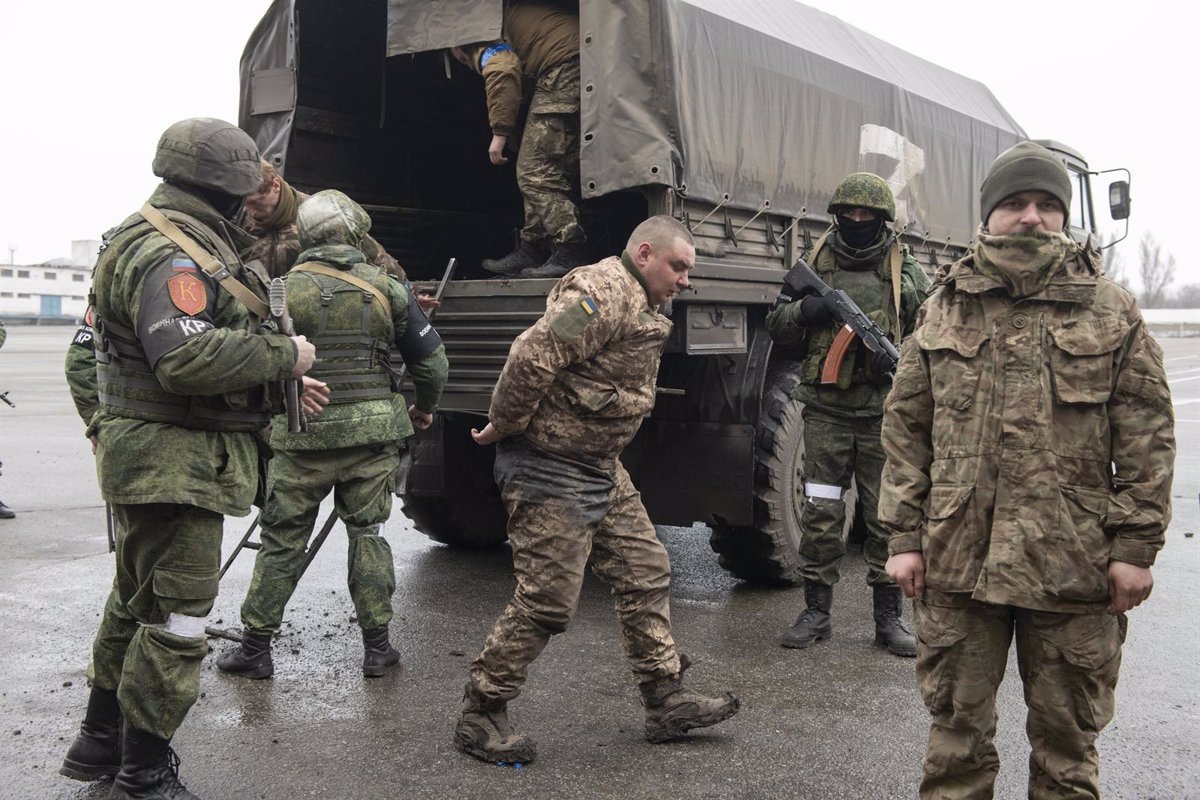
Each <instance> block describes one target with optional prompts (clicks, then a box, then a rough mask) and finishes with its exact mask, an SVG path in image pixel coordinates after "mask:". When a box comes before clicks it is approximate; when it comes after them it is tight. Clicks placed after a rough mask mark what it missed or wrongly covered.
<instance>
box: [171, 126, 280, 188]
mask: <svg viewBox="0 0 1200 800" xmlns="http://www.w3.org/2000/svg"><path fill="white" fill-rule="evenodd" d="M152 169H153V170H154V174H155V175H157V176H158V177H160V178H166V179H167V180H172V181H178V182H180V183H187V184H191V185H193V186H200V187H203V188H205V189H216V190H217V191H220V192H225V193H226V194H231V195H234V196H236V197H245V196H246V195H248V194H253V193H254V192H256V191H258V187H259V185H260V184H262V164H261V162H260V161H259V155H258V145H256V144H255V143H254V140H253V139H251V138H250V135H249V134H247V133H246V132H245V131H243V130H242V129H241V128H239V127H237V126H236V125H233V124H231V123H228V122H225V121H224V120H220V119H212V118H211V117H197V118H195V119H185V120H182V121H180V122H176V123H175V124H174V125H172V126H171V127H169V128H167V129H166V130H165V131H163V135H162V136H161V137H160V138H159V140H158V149H157V150H155V151H154V165H153V167H152Z"/></svg>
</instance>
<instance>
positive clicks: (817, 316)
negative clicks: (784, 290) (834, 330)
mask: <svg viewBox="0 0 1200 800" xmlns="http://www.w3.org/2000/svg"><path fill="white" fill-rule="evenodd" d="M800 319H801V321H803V322H804V324H805V325H824V324H825V323H827V322H832V321H833V304H832V303H830V302H829V300H827V299H826V298H824V297H821V296H820V295H817V294H810V295H808V296H807V297H805V298H803V299H802V300H801V301H800Z"/></svg>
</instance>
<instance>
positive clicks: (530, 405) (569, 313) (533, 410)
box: [488, 257, 671, 465]
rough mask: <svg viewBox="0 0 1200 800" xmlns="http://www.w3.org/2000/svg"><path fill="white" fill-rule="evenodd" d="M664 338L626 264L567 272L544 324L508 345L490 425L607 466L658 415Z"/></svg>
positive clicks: (663, 321) (612, 261) (661, 321)
mask: <svg viewBox="0 0 1200 800" xmlns="http://www.w3.org/2000/svg"><path fill="white" fill-rule="evenodd" d="M670 333H671V322H670V320H668V319H667V318H666V317H664V316H662V315H661V314H659V313H658V312H657V311H656V310H655V309H654V308H651V307H650V304H649V301H648V299H647V296H646V290H645V286H644V283H643V281H642V277H641V275H640V274H639V273H638V272H637V270H636V268H635V267H634V266H633V265H632V264H631V263H629V262H628V261H627V260H626V259H624V257H622V258H606V259H604V260H603V261H601V262H600V263H599V264H594V265H592V266H587V267H579V268H578V269H575V270H572V271H571V272H569V273H567V275H565V276H564V277H563V278H562V280H560V281H559V282H558V284H557V285H556V286H555V287H554V289H553V290H552V291H551V292H550V295H549V297H547V298H546V313H545V314H544V315H543V316H542V318H541V319H540V320H538V321H537V322H535V323H534V324H533V325H532V326H531V327H530V328H529V329H527V330H526V331H525V332H524V333H522V334H521V335H520V336H518V337H517V340H516V341H515V342H513V345H512V349H511V350H510V351H509V353H508V360H507V361H506V362H505V364H504V370H503V371H502V372H501V373H500V380H499V381H498V382H497V383H496V388H495V390H494V391H493V392H492V405H491V409H490V411H489V413H488V417H489V419H490V420H491V422H492V424H493V425H494V426H495V427H496V430H497V431H499V432H500V433H501V434H503V435H505V436H513V435H517V434H523V435H524V436H525V438H526V439H527V440H528V441H529V442H531V443H533V444H534V445H536V446H538V447H540V448H542V449H543V450H547V451H549V452H552V453H555V454H558V455H562V456H565V457H567V458H572V459H576V460H579V461H584V462H587V463H591V464H598V465H608V464H611V462H612V461H613V460H614V459H616V457H617V456H618V455H620V453H621V451H622V450H624V449H625V446H626V445H628V444H629V441H630V440H631V439H632V438H633V435H634V434H635V433H637V429H638V428H639V427H640V426H641V424H642V418H643V417H645V416H646V415H647V414H649V413H650V411H651V410H652V409H653V408H654V382H655V378H656V377H657V376H658V364H659V359H660V357H661V355H662V348H663V345H664V344H665V343H666V340H667V337H668V336H669V335H670Z"/></svg>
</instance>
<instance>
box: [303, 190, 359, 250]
mask: <svg viewBox="0 0 1200 800" xmlns="http://www.w3.org/2000/svg"><path fill="white" fill-rule="evenodd" d="M296 226H297V227H298V228H299V229H300V246H301V247H302V248H304V249H305V250H307V249H308V248H310V247H317V246H318V245H322V244H348V245H352V246H354V247H357V246H358V243H359V242H361V241H362V238H363V237H364V236H366V235H367V231H369V230H371V217H370V216H368V215H367V212H366V211H363V207H362V206H360V205H359V204H358V203H356V202H354V201H353V200H351V199H350V198H349V197H347V196H346V195H345V194H343V193H342V192H339V191H338V190H337V189H325V190H324V191H320V192H317V193H316V194H314V195H313V196H312V197H310V198H308V199H307V200H305V201H304V202H303V203H301V204H300V208H299V210H298V211H297V212H296Z"/></svg>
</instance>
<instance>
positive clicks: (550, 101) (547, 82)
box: [517, 59, 585, 244]
mask: <svg viewBox="0 0 1200 800" xmlns="http://www.w3.org/2000/svg"><path fill="white" fill-rule="evenodd" d="M517 188H519V189H520V190H521V196H522V197H523V198H524V200H525V227H524V228H522V229H521V238H522V239H524V240H525V241H527V242H539V241H549V242H551V243H553V244H579V243H582V242H583V241H584V239H585V236H584V232H583V226H582V225H581V224H580V222H579V207H578V205H577V204H576V202H577V199H578V197H579V60H578V59H575V60H572V61H568V62H566V63H565V64H560V65H559V66H557V67H554V68H553V69H551V70H550V71H549V72H547V73H546V74H545V75H543V76H542V77H541V78H539V79H538V82H537V87H536V88H535V89H534V94H533V100H532V102H531V103H530V105H529V115H528V117H527V118H526V120H525V129H524V132H523V133H522V134H521V146H520V150H519V152H518V153H517Z"/></svg>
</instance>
